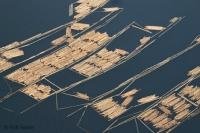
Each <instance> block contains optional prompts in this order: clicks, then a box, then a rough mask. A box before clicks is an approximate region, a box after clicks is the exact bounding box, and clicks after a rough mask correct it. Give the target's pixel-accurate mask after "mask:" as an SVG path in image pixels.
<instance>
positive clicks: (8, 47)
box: [0, 42, 21, 53]
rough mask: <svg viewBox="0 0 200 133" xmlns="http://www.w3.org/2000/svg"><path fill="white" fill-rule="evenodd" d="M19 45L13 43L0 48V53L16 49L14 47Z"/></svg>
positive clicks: (18, 43)
mask: <svg viewBox="0 0 200 133" xmlns="http://www.w3.org/2000/svg"><path fill="white" fill-rule="evenodd" d="M20 45H21V43H20V42H13V43H11V44H9V45H6V46H4V47H2V48H0V53H1V52H3V51H7V50H10V49H13V48H16V47H18V46H20Z"/></svg>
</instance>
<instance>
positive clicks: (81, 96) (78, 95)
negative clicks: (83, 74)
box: [75, 92, 90, 101]
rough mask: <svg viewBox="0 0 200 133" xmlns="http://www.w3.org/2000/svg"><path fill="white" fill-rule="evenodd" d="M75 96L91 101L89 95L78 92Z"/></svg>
mask: <svg viewBox="0 0 200 133" xmlns="http://www.w3.org/2000/svg"><path fill="white" fill-rule="evenodd" d="M75 96H76V97H77V98H80V99H83V100H87V101H88V100H89V99H90V97H89V96H88V95H87V94H84V93H80V92H77V93H76V95H75Z"/></svg>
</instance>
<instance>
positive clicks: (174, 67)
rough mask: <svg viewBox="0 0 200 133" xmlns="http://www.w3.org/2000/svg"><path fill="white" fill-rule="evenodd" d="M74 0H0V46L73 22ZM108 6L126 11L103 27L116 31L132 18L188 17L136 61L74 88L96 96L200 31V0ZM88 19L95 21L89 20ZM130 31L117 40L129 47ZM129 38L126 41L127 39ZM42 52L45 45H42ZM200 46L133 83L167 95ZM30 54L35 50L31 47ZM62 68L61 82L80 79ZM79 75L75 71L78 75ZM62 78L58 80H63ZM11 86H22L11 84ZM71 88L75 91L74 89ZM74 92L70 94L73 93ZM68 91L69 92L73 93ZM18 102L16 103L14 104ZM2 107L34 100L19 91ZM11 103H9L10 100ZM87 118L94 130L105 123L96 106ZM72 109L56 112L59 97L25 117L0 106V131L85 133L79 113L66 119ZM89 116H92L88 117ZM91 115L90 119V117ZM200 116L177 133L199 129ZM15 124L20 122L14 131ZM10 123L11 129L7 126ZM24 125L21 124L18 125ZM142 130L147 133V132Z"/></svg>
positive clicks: (118, 0)
mask: <svg viewBox="0 0 200 133" xmlns="http://www.w3.org/2000/svg"><path fill="white" fill-rule="evenodd" d="M71 2H73V1H72V0H60V1H48V0H42V1H40V0H29V1H27V0H19V1H16V0H1V1H0V44H1V45H2V46H3V45H5V44H7V43H9V42H13V41H16V40H23V39H25V38H28V37H30V36H32V35H35V34H37V33H39V32H44V31H47V30H48V29H51V28H54V27H56V26H58V25H61V24H63V23H66V22H68V21H70V18H69V17H68V16H67V14H68V10H67V8H68V5H69V4H70V3H71ZM108 5H112V6H119V7H122V8H124V11H123V12H122V13H121V14H120V15H119V16H118V17H117V18H116V19H115V20H114V21H112V22H111V23H110V24H108V25H107V26H106V27H105V28H102V29H101V30H102V31H107V32H108V33H109V34H113V33H116V32H118V31H119V30H120V29H122V28H123V27H124V26H125V25H127V24H129V23H130V22H132V21H133V20H135V21H137V22H139V23H140V24H142V25H145V24H149V25H151V24H152V25H163V24H167V22H168V20H169V19H170V18H171V17H174V16H186V18H185V19H184V21H182V22H181V23H180V24H178V25H177V26H176V27H175V28H174V29H172V30H171V31H170V32H168V33H167V34H166V35H165V36H163V37H162V38H160V39H159V40H158V41H156V42H155V43H154V44H153V45H151V46H150V47H149V48H147V49H145V50H144V51H143V52H142V53H141V54H139V55H137V56H136V57H135V58H134V59H131V60H129V61H128V62H126V63H124V64H123V65H121V66H120V67H118V68H115V69H113V70H111V71H109V72H107V73H106V74H104V75H102V76H99V77H97V78H94V79H92V80H90V81H88V82H86V83H83V84H81V85H79V86H77V87H76V88H74V90H86V91H87V92H88V94H90V95H91V96H93V97H95V96H97V95H99V94H101V93H103V92H105V91H106V90H110V89H112V88H114V87H116V86H117V85H118V84H120V83H122V82H123V81H125V80H127V79H128V78H130V77H132V76H133V75H135V74H137V73H139V72H140V71H142V70H143V69H145V68H147V67H149V66H151V65H153V64H155V63H157V62H159V61H162V60H163V59H165V58H166V57H168V56H171V55H172V54H175V53H176V52H178V51H180V50H182V49H184V48H186V47H187V46H188V44H189V43H190V42H191V41H192V40H193V39H194V38H195V37H196V36H197V35H198V34H200V28H199V24H200V19H199V5H200V1H199V0H190V1H188V0H176V1H174V0H166V1H161V0H154V1H145V0H111V2H110V3H109V4H108ZM88 21H92V20H90V19H89V18H88ZM128 37H129V38H130V35H129V36H127V38H126V36H121V37H120V38H119V39H118V40H117V41H118V42H117V43H121V45H123V44H127V43H128V45H131V43H130V39H128ZM126 40H127V41H126ZM39 45H41V47H42V48H45V47H46V45H48V44H47V42H40V43H39ZM40 50H41V49H40ZM199 51H200V47H196V48H195V49H193V50H191V51H189V52H188V53H186V54H184V55H183V56H181V57H179V58H177V59H176V60H174V61H172V62H171V63H169V64H167V65H166V66H164V67H162V68H161V69H159V70H158V71H156V72H153V73H152V74H150V75H148V76H146V77H144V78H141V79H139V80H137V81H136V82H135V83H134V84H133V85H132V87H138V88H141V89H142V94H152V93H156V94H159V95H161V94H163V93H165V92H167V91H168V90H169V89H171V88H172V87H174V86H175V85H177V84H178V83H179V82H181V81H183V80H185V79H186V78H187V77H186V73H187V71H188V70H190V69H192V68H194V67H195V66H197V65H200V62H199V57H200V52H199ZM28 52H30V53H32V52H34V51H32V50H31V49H28ZM67 71H68V70H64V71H62V72H60V73H58V74H56V75H53V76H51V77H49V79H51V80H52V81H54V82H56V83H58V85H60V86H62V87H63V86H65V85H66V84H68V83H69V82H70V81H71V80H77V79H81V78H82V77H72V78H70V76H66V75H68V74H69V75H74V74H73V73H72V72H67ZM75 76H77V75H75ZM61 78H62V80H59V79H61ZM11 87H12V88H19V87H20V86H17V85H15V84H12V86H11ZM6 88H7V84H6V83H5V82H0V89H1V91H3V90H5V89H6ZM72 92H73V91H72ZM72 92H71V93H72ZM69 93H70V92H69ZM61 100H62V101H64V103H63V104H65V105H66V104H70V105H71V104H72V105H73V104H75V102H78V103H79V101H74V99H70V98H67V99H65V98H62V97H61ZM16 101H17V102H16ZM6 102H7V103H4V104H3V105H7V106H9V107H13V108H18V109H20V108H19V107H21V106H26V105H29V104H32V102H33V101H32V100H31V99H27V98H25V100H24V96H23V95H21V94H16V96H14V97H12V98H11V99H9V101H6ZM8 103H9V104H8ZM88 112H89V113H87V114H86V116H85V117H84V119H83V123H81V125H83V126H84V127H86V128H87V129H88V130H89V131H91V132H92V133H98V132H100V130H101V127H102V126H104V124H107V123H106V122H105V121H104V120H102V119H101V118H99V116H98V115H95V113H94V112H92V110H90V109H89V110H88ZM67 113H68V110H63V111H58V112H57V111H56V108H55V97H50V98H49V99H48V100H46V101H45V102H42V103H41V104H40V105H39V106H36V107H35V108H33V109H32V110H30V111H28V112H26V113H25V114H23V115H19V114H18V113H10V112H8V111H5V110H3V109H0V133H44V132H45V133H46V132H47V133H81V132H83V130H81V129H79V128H77V127H76V122H77V120H78V118H79V117H80V113H79V114H78V115H76V116H75V117H72V118H70V119H67V118H66V114H67ZM90 114H94V115H95V117H93V116H94V115H92V116H90ZM87 116H88V117H87ZM199 122H200V121H199V116H198V117H195V118H193V119H191V120H188V121H186V122H185V123H184V124H182V125H181V126H179V127H178V128H177V129H176V130H174V131H173V132H174V133H188V132H192V133H199V127H198V125H199V124H198V123H199ZM15 126H18V129H16V127H15ZM6 127H7V128H6ZM20 127H21V128H20ZM111 132H113V133H122V132H126V133H129V132H136V130H135V125H134V122H130V123H128V124H126V125H123V126H122V127H120V128H117V129H115V130H112V131H111ZM141 133H148V131H147V130H144V131H141Z"/></svg>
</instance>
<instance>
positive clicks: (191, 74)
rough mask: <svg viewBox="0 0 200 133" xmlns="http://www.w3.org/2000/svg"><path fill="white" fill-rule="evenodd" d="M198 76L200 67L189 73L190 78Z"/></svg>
mask: <svg viewBox="0 0 200 133" xmlns="http://www.w3.org/2000/svg"><path fill="white" fill-rule="evenodd" d="M198 74H200V66H198V67H196V68H194V69H192V70H190V71H189V72H188V76H196V75H198Z"/></svg>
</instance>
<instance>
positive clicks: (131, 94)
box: [121, 89, 139, 98]
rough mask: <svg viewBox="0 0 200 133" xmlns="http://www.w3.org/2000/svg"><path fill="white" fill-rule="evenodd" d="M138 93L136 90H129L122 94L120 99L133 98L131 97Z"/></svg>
mask: <svg viewBox="0 0 200 133" xmlns="http://www.w3.org/2000/svg"><path fill="white" fill-rule="evenodd" d="M138 91H139V90H137V89H133V90H131V91H128V92H126V93H123V94H122V95H121V97H122V98H126V97H130V96H133V95H135V94H136V93H137V92H138Z"/></svg>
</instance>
